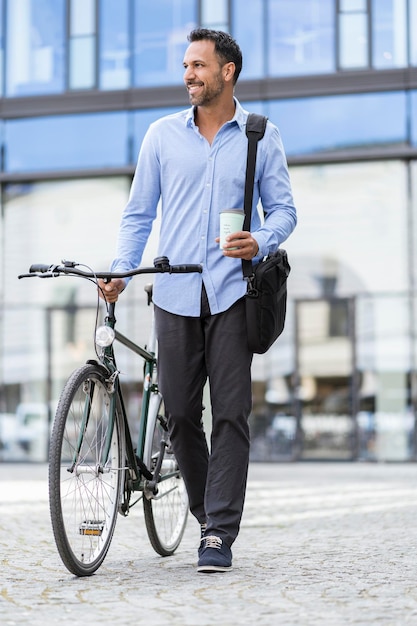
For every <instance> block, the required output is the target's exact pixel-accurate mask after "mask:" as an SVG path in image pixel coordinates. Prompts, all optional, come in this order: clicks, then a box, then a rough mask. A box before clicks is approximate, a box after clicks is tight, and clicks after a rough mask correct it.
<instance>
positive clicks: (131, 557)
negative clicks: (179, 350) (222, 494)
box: [0, 463, 417, 626]
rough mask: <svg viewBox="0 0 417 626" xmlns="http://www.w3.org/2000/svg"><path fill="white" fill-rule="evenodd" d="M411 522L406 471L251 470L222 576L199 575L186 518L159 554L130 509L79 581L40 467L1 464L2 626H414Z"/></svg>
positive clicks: (412, 502) (416, 570)
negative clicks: (168, 553)
mask: <svg viewBox="0 0 417 626" xmlns="http://www.w3.org/2000/svg"><path fill="white" fill-rule="evenodd" d="M416 520H417V465H415V464H365V463H364V464H350V463H339V464H338V463H297V464H257V463H256V464H255V463H253V464H251V467H250V474H249V482H248V491H247V498H246V505H245V512H244V516H243V520H242V528H241V532H240V535H239V537H238V539H237V541H236V543H235V544H234V546H233V554H234V568H233V570H232V571H231V572H228V573H226V574H211V575H205V574H198V573H197V572H196V562H197V554H196V548H197V545H198V536H199V528H198V525H197V523H196V522H195V521H194V520H193V519H192V518H191V517H190V519H189V523H188V525H187V529H186V533H185V536H184V540H183V542H182V544H181V546H180V547H179V549H178V551H177V552H176V554H175V555H174V556H172V557H169V558H161V557H160V556H158V555H157V554H156V553H155V552H154V551H153V550H152V548H151V546H150V543H149V541H148V538H147V534H146V529H145V525H144V520H143V514H142V512H141V510H140V508H139V506H138V507H136V508H134V509H133V510H132V512H131V514H130V515H129V517H128V518H126V519H123V518H121V517H119V519H118V521H117V526H116V531H115V536H114V540H113V543H112V545H111V548H110V551H109V553H108V555H107V557H106V560H105V562H104V564H103V565H102V567H101V568H100V570H99V571H98V572H97V573H96V574H95V575H94V576H91V577H88V578H76V577H74V576H73V575H72V574H70V573H69V572H68V571H67V570H66V569H65V567H64V566H63V565H62V563H61V561H60V558H59V556H58V553H57V551H56V548H55V544H54V540H53V536H52V531H51V526H50V521H49V505H48V494H47V467H46V466H45V465H20V464H0V566H1V567H0V624H1V625H2V626H14V625H19V626H20V625H22V624H23V625H25V624H28V625H29V624H30V625H31V626H48V625H49V624H58V623H59V624H63V625H65V624H73V623H75V622H81V621H85V622H86V623H89V624H92V625H93V626H94V625H95V624H100V625H102V624H103V625H104V624H123V625H127V626H129V625H130V624H132V625H133V624H135V625H139V626H141V625H145V624H146V625H148V624H149V625H150V624H151V625H152V626H168V625H169V626H209V625H212V624H214V625H217V626H238V625H239V626H240V625H241V624H242V625H249V624H251V625H255V626H269V625H271V626H275V625H278V626H281V625H282V626H316V625H317V626H318V625H319V624H320V626H339V625H340V626H342V625H343V626H345V625H346V624H352V625H358V626H362V625H363V626H365V625H367V624H378V625H381V626H404V625H407V624H411V625H414V624H417V588H416V580H417V521H416Z"/></svg>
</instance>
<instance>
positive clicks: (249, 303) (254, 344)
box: [242, 113, 291, 354]
mask: <svg viewBox="0 0 417 626" xmlns="http://www.w3.org/2000/svg"><path fill="white" fill-rule="evenodd" d="M266 121H267V120H266V118H265V117H264V116H263V115H257V114H254V113H252V114H251V115H249V117H248V120H247V124H246V134H247V136H248V160H247V166H246V184H245V202H244V209H245V222H244V225H243V229H244V230H250V221H251V213H252V198H253V184H254V178H255V163H256V152H257V147H258V141H259V140H260V139H262V137H263V135H264V133H265V128H266ZM290 270H291V268H290V265H289V263H288V257H287V253H286V251H285V250H282V249H278V250H277V251H276V252H274V253H272V254H269V255H268V256H267V257H265V258H264V259H263V260H262V261H260V262H259V263H258V264H256V265H253V264H252V261H246V260H244V259H242V271H243V276H244V278H245V279H246V281H247V291H246V296H245V300H246V324H247V337H248V345H249V349H250V350H251V352H254V353H257V354H263V353H264V352H266V351H267V350H269V348H270V347H271V346H272V344H273V343H274V341H275V340H276V339H277V338H278V337H279V336H280V334H281V333H282V331H283V330H284V325H285V315H286V310H287V278H288V275H289V273H290Z"/></svg>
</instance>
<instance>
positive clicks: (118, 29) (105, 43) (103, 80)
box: [99, 0, 131, 89]
mask: <svg viewBox="0 0 417 626" xmlns="http://www.w3.org/2000/svg"><path fill="white" fill-rule="evenodd" d="M129 23H130V20H129V2H128V0H101V1H100V5H99V24H100V27H99V33H100V44H99V50H100V52H99V54H100V69H99V73H100V78H99V86H100V89H125V88H126V87H129V86H130V83H131V79H130V65H131V64H130V34H129Z"/></svg>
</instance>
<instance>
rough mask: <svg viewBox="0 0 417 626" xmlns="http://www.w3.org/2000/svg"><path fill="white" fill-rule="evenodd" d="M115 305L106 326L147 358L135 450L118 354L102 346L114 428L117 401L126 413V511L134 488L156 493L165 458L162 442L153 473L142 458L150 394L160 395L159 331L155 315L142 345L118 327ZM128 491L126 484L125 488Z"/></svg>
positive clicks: (120, 341) (170, 474)
mask: <svg viewBox="0 0 417 626" xmlns="http://www.w3.org/2000/svg"><path fill="white" fill-rule="evenodd" d="M114 311H115V305H114V304H111V305H110V306H109V313H108V316H107V317H106V319H105V326H108V327H110V328H112V330H114V333H115V340H116V341H118V342H119V343H121V344H122V345H124V346H125V347H126V348H127V349H128V350H130V351H132V352H134V353H135V354H137V355H138V356H140V357H141V358H142V359H143V360H144V379H143V394H142V404H141V412H140V419H139V433H138V439H137V446H136V450H135V448H134V446H133V442H132V438H131V433H130V428H129V423H128V419H127V412H126V409H125V404H124V400H123V393H122V389H121V384H120V380H119V375H118V374H119V372H118V370H117V365H116V358H115V354H114V348H113V344H112V345H111V346H109V347H107V348H105V349H104V350H103V354H102V365H104V367H105V368H106V370H108V371H109V372H110V378H109V381H110V385H114V393H113V394H112V402H113V403H114V404H113V406H112V407H111V416H112V420H113V424H112V426H111V429H113V428H114V416H115V410H116V402H117V403H118V407H119V409H120V413H121V415H122V417H123V428H124V441H125V444H126V450H125V454H126V459H127V467H126V468H125V471H126V470H127V471H130V476H129V483H128V488H127V491H128V493H127V494H126V493H125V501H124V503H123V504H122V512H123V513H124V514H127V512H128V509H129V499H130V492H133V491H143V492H146V491H148V492H152V493H153V494H155V495H156V484H157V483H158V482H159V480H160V477H159V476H158V473H159V470H160V466H161V464H162V460H163V446H161V454H160V457H159V466H157V467H156V468H155V472H154V474H152V472H151V471H150V468H148V467H146V465H145V464H144V462H143V461H142V459H143V455H144V446H145V437H146V429H147V425H148V412H149V407H150V403H151V398H152V396H153V395H154V394H157V395H158V397H160V395H159V391H158V384H157V382H156V380H155V372H156V345H157V344H156V335H155V323H154V320H153V318H152V327H151V333H150V337H149V349H145V348H142V347H141V346H139V345H137V344H136V343H135V342H133V341H132V340H131V339H129V338H128V337H126V336H125V335H123V334H122V333H121V332H119V331H118V330H116V329H115V324H116V318H115V314H114ZM110 440H111V436H110V437H109V442H108V446H110ZM107 452H108V450H105V451H104V455H103V456H104V457H105V456H106V454H107ZM172 475H173V474H172V473H167V474H165V476H164V477H163V478H162V480H167V479H168V478H171V477H172ZM125 491H126V488H125Z"/></svg>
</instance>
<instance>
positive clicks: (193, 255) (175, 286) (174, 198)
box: [111, 100, 296, 317]
mask: <svg viewBox="0 0 417 626" xmlns="http://www.w3.org/2000/svg"><path fill="white" fill-rule="evenodd" d="M235 102H236V110H235V115H234V117H233V119H232V120H230V121H229V122H226V124H224V125H223V126H222V127H221V128H220V130H219V131H218V133H217V135H216V137H215V138H214V140H213V143H212V144H211V145H210V143H209V142H208V141H207V139H205V137H203V136H202V135H201V134H200V132H199V129H198V127H197V126H196V125H195V123H194V108H193V107H191V108H190V109H187V110H185V111H182V112H180V113H175V114H173V115H169V116H166V117H163V118H161V119H160V120H158V121H156V122H154V123H153V124H151V126H150V127H149V130H148V132H147V134H146V135H145V138H144V140H143V143H142V147H141V150H140V153H139V157H138V162H137V166H136V171H135V176H134V179H133V183H132V187H131V190H130V197H129V201H128V203H127V205H126V208H125V210H124V213H123V216H122V220H121V225H120V231H119V237H118V247H117V257H116V258H115V259H114V261H113V263H112V266H111V269H112V271H125V270H129V269H133V268H135V267H138V266H139V264H140V262H141V259H142V254H143V250H144V248H145V245H146V242H147V239H148V236H149V233H150V231H151V228H152V223H153V221H154V219H155V217H156V212H157V206H158V203H159V200H161V230H160V236H159V247H158V256H167V257H168V259H169V260H170V263H171V264H185V263H200V264H201V265H202V267H203V272H202V274H175V275H174V274H172V275H169V274H157V275H156V276H155V281H154V296H153V297H154V302H155V304H157V305H158V306H159V307H160V308H162V309H165V310H166V311H169V312H171V313H175V314H177V315H186V316H192V317H197V316H199V314H200V300H201V288H202V281H204V286H205V288H206V292H207V296H208V302H209V305H210V311H211V313H212V314H216V313H220V312H222V311H225V310H227V309H228V308H229V307H230V306H231V305H232V304H233V303H234V302H236V301H237V300H238V299H239V298H241V297H242V296H243V295H244V294H245V292H246V282H245V280H244V279H243V274H242V263H241V260H240V259H231V258H228V257H225V256H224V255H223V253H222V251H221V250H220V248H219V244H218V243H216V241H215V238H216V237H218V236H219V214H220V211H221V210H222V209H232V208H240V209H243V200H244V188H245V173H246V158H247V144H248V141H247V137H246V134H245V125H246V119H247V116H248V112H247V111H245V110H244V109H243V108H242V107H241V105H240V104H239V102H238V101H237V100H235ZM259 199H261V202H262V208H263V211H264V214H265V220H263V219H261V217H260V216H259V213H258V211H257V209H256V207H257V205H258V200H259ZM295 225H296V210H295V207H294V203H293V197H292V191H291V185H290V180H289V175H288V168H287V162H286V158H285V154H284V149H283V146H282V142H281V138H280V134H279V131H278V129H277V127H276V126H274V125H273V124H272V123H271V122H269V121H268V124H267V128H266V132H265V136H264V138H263V139H262V140H261V141H260V142H259V144H258V154H257V162H256V172H255V185H254V197H253V210H252V221H251V233H252V235H253V237H254V238H255V239H256V241H257V242H258V245H259V255H258V257H257V258H256V259H254V261H255V262H256V260H259V259H261V258H262V257H264V256H266V255H267V254H268V253H269V252H272V251H275V250H276V249H277V248H278V247H279V246H280V245H281V244H282V242H283V241H285V240H286V239H287V237H288V236H289V235H290V233H291V232H292V230H293V229H294V227H295Z"/></svg>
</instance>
